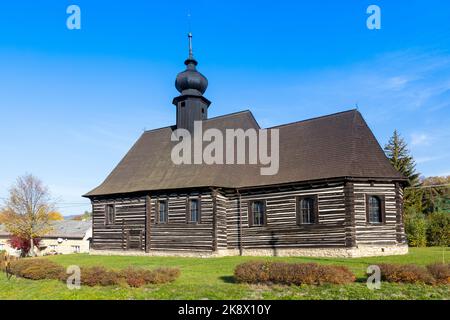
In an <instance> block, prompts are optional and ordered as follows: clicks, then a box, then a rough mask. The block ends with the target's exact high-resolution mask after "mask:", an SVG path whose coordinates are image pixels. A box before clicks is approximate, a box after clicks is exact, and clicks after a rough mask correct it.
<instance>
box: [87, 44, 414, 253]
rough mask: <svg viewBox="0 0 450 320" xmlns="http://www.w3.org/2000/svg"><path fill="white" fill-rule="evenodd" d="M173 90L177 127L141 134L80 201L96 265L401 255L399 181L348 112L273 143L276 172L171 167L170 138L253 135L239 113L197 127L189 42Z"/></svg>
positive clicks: (304, 124) (202, 110)
mask: <svg viewBox="0 0 450 320" xmlns="http://www.w3.org/2000/svg"><path fill="white" fill-rule="evenodd" d="M189 40H190V41H189V44H190V45H189V57H188V59H187V60H186V61H185V65H186V70H185V71H183V72H181V73H179V74H178V76H177V78H176V82H175V86H176V89H177V90H178V91H179V92H180V95H179V96H178V97H176V98H174V99H173V104H174V105H175V108H176V125H174V126H169V127H164V128H159V129H154V130H149V131H146V132H144V133H143V134H142V136H141V137H140V138H139V139H138V141H137V142H136V143H135V144H134V146H133V147H132V148H131V149H130V151H129V152H128V153H127V154H126V155H125V157H124V158H123V159H122V160H121V161H120V163H119V164H118V165H117V166H116V168H115V169H114V170H113V171H112V172H111V174H110V175H109V176H108V177H107V178H106V180H105V181H104V182H103V183H102V184H101V185H100V186H98V187H97V188H95V189H93V190H92V191H90V192H89V193H87V194H86V195H84V196H85V197H88V198H89V199H90V200H91V202H92V211H93V238H92V251H93V252H95V254H130V255H175V256H202V257H208V256H225V255H279V256H295V255H298V256H339V257H357V256H374V255H392V254H404V253H406V252H407V251H408V247H407V245H406V237H405V232H404V226H403V220H402V210H403V209H402V195H403V191H402V190H403V185H404V183H405V178H404V177H403V176H402V175H401V174H400V173H399V172H397V171H396V170H395V169H394V167H393V166H392V165H391V164H390V162H389V160H388V159H387V158H386V156H385V154H384V152H383V150H382V149H381V147H380V145H379V144H378V142H377V140H376V138H375V137H374V135H373V134H372V132H371V130H370V129H369V127H368V126H367V124H366V122H365V121H364V119H363V117H362V116H361V114H360V113H359V112H358V111H357V110H350V111H345V112H340V113H336V114H331V115H326V116H322V117H318V118H313V119H308V120H302V121H298V122H292V123H289V124H285V125H281V126H277V127H274V128H271V129H278V132H279V170H278V173H277V174H275V175H261V174H260V170H259V169H260V167H259V166H258V165H253V164H252V165H249V164H246V165H243V164H211V165H207V164H178V165H177V164H174V162H173V161H172V159H171V151H172V148H173V147H174V144H175V142H172V141H171V135H172V132H173V131H174V130H175V129H178V128H183V129H186V130H189V131H192V130H193V126H194V121H202V125H203V128H204V129H208V128H215V129H218V130H220V131H222V132H224V131H225V130H226V129H243V130H248V129H256V130H258V129H260V127H259V125H258V123H257V121H256V120H255V118H254V117H253V115H252V113H251V112H250V111H248V110H247V111H242V112H238V113H233V114H227V115H224V116H219V117H215V118H208V108H209V106H210V101H209V100H208V99H206V98H205V97H204V96H203V94H204V93H205V91H206V88H207V85H208V81H207V79H206V77H205V76H203V75H202V74H201V73H200V72H198V71H197V68H196V66H197V61H196V60H195V59H194V57H193V55H192V46H191V36H189Z"/></svg>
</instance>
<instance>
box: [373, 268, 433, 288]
mask: <svg viewBox="0 0 450 320" xmlns="http://www.w3.org/2000/svg"><path fill="white" fill-rule="evenodd" d="M380 270H381V279H382V280H384V281H388V282H403V283H426V284H434V279H433V277H432V276H431V274H430V273H429V272H428V271H427V269H425V268H423V267H419V266H417V265H414V264H404V265H400V264H381V265H380Z"/></svg>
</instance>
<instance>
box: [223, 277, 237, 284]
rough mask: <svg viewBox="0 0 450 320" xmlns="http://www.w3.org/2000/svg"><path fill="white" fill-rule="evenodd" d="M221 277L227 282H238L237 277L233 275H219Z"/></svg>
mask: <svg viewBox="0 0 450 320" xmlns="http://www.w3.org/2000/svg"><path fill="white" fill-rule="evenodd" d="M219 279H220V280H222V281H223V282H225V283H237V282H236V279H235V278H234V277H233V276H222V277H219Z"/></svg>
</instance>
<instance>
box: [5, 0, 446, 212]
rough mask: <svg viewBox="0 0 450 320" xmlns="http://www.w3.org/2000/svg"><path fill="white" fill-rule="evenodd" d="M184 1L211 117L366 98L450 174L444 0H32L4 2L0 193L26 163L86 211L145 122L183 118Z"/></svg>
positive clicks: (295, 111) (267, 121)
mask: <svg viewBox="0 0 450 320" xmlns="http://www.w3.org/2000/svg"><path fill="white" fill-rule="evenodd" d="M71 4H76V5H79V6H80V8H81V14H82V16H81V19H82V20H81V21H82V22H81V23H82V28H81V30H68V29H67V27H66V19H67V17H68V15H67V14H66V8H67V7H68V6H69V5H71ZM370 4H376V5H378V6H380V8H381V18H382V22H381V23H382V28H381V30H369V29H367V27H366V19H367V17H368V15H367V14H366V9H367V7H368V6H369V5H370ZM188 12H190V13H191V29H192V32H193V34H194V55H195V57H196V58H197V60H198V61H199V66H198V67H199V70H200V71H201V72H202V73H203V74H205V75H206V76H207V77H208V79H209V88H208V90H207V91H206V93H205V96H206V97H207V98H208V99H210V100H211V101H212V102H213V104H212V105H211V107H210V116H217V115H221V114H225V113H229V112H235V111H239V110H243V109H251V110H252V112H253V113H254V115H255V117H256V118H257V120H258V121H259V123H260V124H261V125H262V126H264V127H268V126H274V125H277V124H282V123H286V122H292V121H296V120H301V119H307V118H311V117H315V116H320V115H325V114H329V113H334V112H339V111H343V110H347V109H352V108H354V107H355V106H356V105H357V106H358V108H359V110H360V111H361V112H362V114H363V116H364V117H365V119H366V121H367V122H368V124H369V126H370V127H371V129H372V130H373V131H374V133H375V135H376V137H377V138H378V140H379V142H380V143H381V144H382V145H384V144H385V142H386V141H387V140H388V138H389V136H390V135H391V134H392V132H393V130H394V129H398V130H399V131H400V133H401V134H402V135H403V136H404V137H405V139H406V140H407V142H408V143H409V145H410V149H411V151H412V153H413V155H414V157H415V159H416V161H417V168H418V170H419V171H420V172H421V173H422V174H423V175H426V176H430V175H450V165H449V164H450V143H449V141H450V128H449V122H450V2H449V1H447V0H441V1H438V0H426V1H425V0H417V1H411V0H410V1H406V0H396V1H387V0H371V1H364V0H348V1H331V0H330V1H326V0H320V1H308V2H306V1H246V2H245V3H243V1H233V0H231V1H195V0H192V1H170V2H169V1H167V2H163V1H158V2H156V1H155V2H153V1H132V0H130V1H101V0H97V1H92V0H90V1H85V0H71V1H65V0H59V1H50V0H42V1H31V0H22V1H15V2H13V1H9V2H2V4H1V5H0V111H1V113H0V117H1V118H0V119H1V125H0V154H1V158H0V200H1V198H2V197H5V196H6V195H7V189H8V188H9V186H10V185H11V184H12V183H13V182H14V180H15V178H16V177H17V176H19V175H22V174H24V173H27V172H29V173H33V174H35V175H36V176H38V177H40V178H41V179H42V180H43V181H44V182H45V183H46V184H47V185H48V186H49V187H50V189H51V191H52V194H53V195H54V197H55V198H56V199H57V202H58V206H59V208H60V210H61V211H62V212H63V213H64V214H67V215H68V214H78V213H81V212H82V211H84V210H85V209H89V208H90V207H89V201H88V200H86V199H83V198H81V194H83V193H85V192H87V191H89V190H90V189H92V188H93V187H95V186H97V185H98V184H99V183H100V182H101V181H102V180H103V179H104V178H105V177H106V175H107V174H108V173H109V172H110V171H111V170H112V169H113V168H114V166H115V165H116V164H117V163H118V162H119V161H120V159H121V158H122V157H123V156H124V154H125V153H126V152H127V151H128V149H129V148H130V147H131V145H132V144H133V143H134V141H135V140H136V139H137V138H138V137H139V136H140V135H141V133H142V131H143V130H144V129H151V128H157V127H162V126H166V125H170V124H173V123H174V119H175V112H174V111H175V110H174V107H173V106H172V104H171V101H172V98H173V97H174V96H176V95H177V91H176V90H175V87H174V79H175V76H176V74H177V73H178V72H179V71H182V70H183V69H184V65H183V61H184V59H185V58H186V56H187V39H186V33H187V30H188V25H189V23H188V18H187V14H188Z"/></svg>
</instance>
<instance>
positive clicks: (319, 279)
mask: <svg viewBox="0 0 450 320" xmlns="http://www.w3.org/2000/svg"><path fill="white" fill-rule="evenodd" d="M234 276H235V278H236V280H237V281H238V282H245V283H277V284H288V285H289V284H295V285H301V284H314V285H321V284H325V283H333V284H345V283H351V282H354V281H355V280H356V278H355V276H354V275H353V273H352V272H351V271H350V270H348V269H347V268H346V267H341V266H326V265H319V264H316V263H302V264H293V263H283V262H256V261H250V262H246V263H243V264H240V265H238V266H237V267H236V269H235V271H234Z"/></svg>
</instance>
